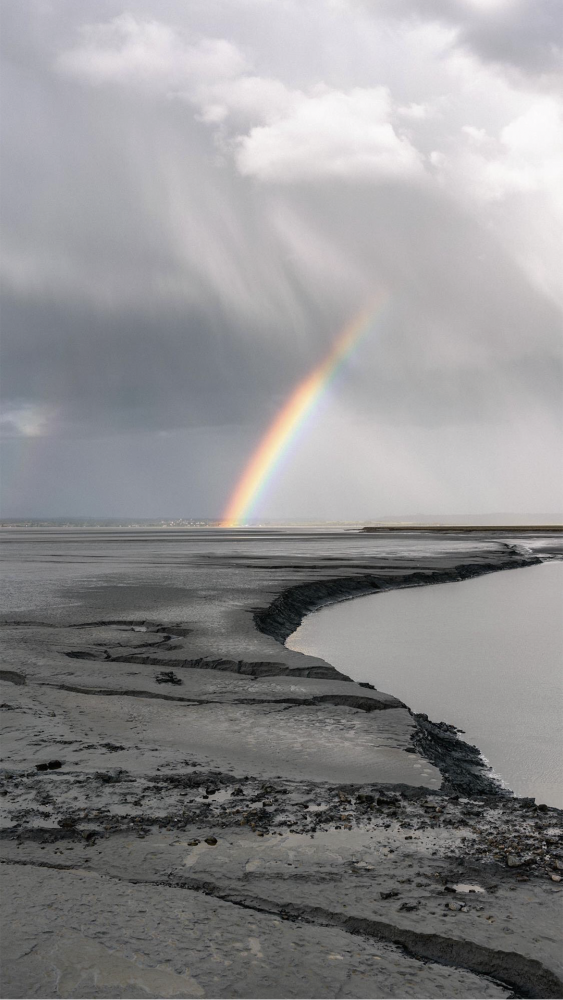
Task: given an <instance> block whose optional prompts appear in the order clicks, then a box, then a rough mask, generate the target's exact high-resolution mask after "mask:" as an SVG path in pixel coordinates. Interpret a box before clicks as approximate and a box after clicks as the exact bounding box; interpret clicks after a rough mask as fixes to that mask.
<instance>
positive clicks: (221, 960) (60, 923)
mask: <svg viewBox="0 0 563 1000" xmlns="http://www.w3.org/2000/svg"><path fill="white" fill-rule="evenodd" d="M21 534H23V535H24V540H23V542H22V543H20V544H22V545H23V546H24V548H23V549H18V548H17V546H16V549H15V550H14V558H13V565H14V567H16V568H15V569H14V580H13V582H14V588H15V590H14V593H15V595H16V596H15V598H14V600H13V604H14V606H15V610H16V612H17V613H12V614H7V615H6V616H5V618H4V623H3V628H2V631H3V650H4V656H3V682H2V688H3V690H2V709H3V716H4V720H5V725H6V735H5V738H4V743H3V746H4V754H3V756H4V761H3V765H4V772H3V779H4V788H3V791H4V797H3V804H4V819H3V828H2V843H1V850H2V859H3V862H4V865H3V871H4V876H5V889H4V901H5V902H4V909H5V913H6V919H7V927H6V932H5V933H6V937H5V938H4V940H5V942H7V943H6V944H5V946H4V953H5V961H4V985H3V995H4V996H11V997H24V996H41V997H58V996H61V997H62V996H75V997H80V996H82V997H98V996H99V997H102V996H111V997H133V996H148V997H151V996H154V997H168V996H170V997H172V996H178V997H182V996H186V997H188V996H209V997H235V996H238V997H249V998H250V997H265V996H267V997H278V996H279V997H282V996H284V997H335V996H337V995H338V996H343V997H351V998H352V997H376V996H377V997H405V996H413V997H458V996H459V997H462V996H465V997H468V996H472V997H488V996H506V997H508V996H511V995H518V996H542V997H556V996H561V995H562V993H563V989H562V986H561V969H560V966H559V961H560V942H559V941H558V936H559V934H558V929H559V919H558V916H557V913H558V908H559V907H560V903H561V888H562V887H563V882H561V883H560V881H559V880H560V878H561V876H560V875H559V874H558V873H559V872H560V871H563V842H562V840H561V813H560V812H559V811H557V810H554V809H548V808H547V807H544V806H542V805H541V804H540V805H539V806H537V805H536V804H535V803H534V802H533V801H531V800H516V799H513V798H511V797H509V796H507V795H506V794H503V790H502V789H501V788H500V787H499V786H498V785H497V784H496V783H495V781H494V779H493V778H492V777H491V775H490V774H489V773H488V771H487V769H486V768H485V767H484V766H483V763H482V761H481V758H480V756H479V752H478V750H477V749H476V748H471V747H468V746H467V745H465V744H463V743H462V741H461V740H460V739H458V737H457V735H456V733H455V732H454V731H453V730H452V728H451V727H450V726H448V725H447V720H446V721H445V723H440V720H438V723H439V724H437V725H436V724H432V723H430V722H429V721H428V720H426V719H425V718H424V717H421V716H416V715H414V714H413V713H412V712H411V711H410V709H409V708H408V706H406V705H404V704H403V703H402V702H400V701H399V700H398V699H396V698H395V697H394V696H393V694H392V693H383V692H378V691H375V690H374V689H371V688H369V687H365V686H362V685H361V684H356V683H354V682H352V681H350V680H349V679H348V678H346V677H345V676H343V675H342V674H339V673H338V672H337V671H336V670H335V669H334V668H333V667H332V666H331V665H330V664H328V663H326V662H325V661H322V660H319V659H314V658H311V657H307V656H304V655H303V654H300V653H296V652H292V651H291V650H288V649H287V648H286V647H284V646H283V645H282V643H283V641H284V639H285V638H286V637H287V635H289V634H290V632H292V631H293V630H294V628H295V627H296V623H297V624H298V623H299V621H300V620H301V619H302V617H303V615H304V614H306V613H307V612H308V611H310V610H312V609H313V608H314V607H318V606H320V605H322V604H323V603H326V602H327V601H331V600H338V599H342V598H343V597H346V596H351V595H353V594H359V593H374V592H377V591H378V590H386V589H389V588H392V587H396V586H400V587H407V586H419V585H424V584H427V583H439V582H445V581H454V580H458V579H464V578H468V577H470V576H472V575H478V574H480V573H483V572H493V571H495V570H500V569H509V568H511V567H516V566H523V565H529V564H533V563H534V562H535V561H536V559H537V558H538V556H537V555H536V554H533V553H532V552H531V551H530V550H529V549H527V548H523V547H522V545H520V544H519V541H518V539H514V541H512V540H511V541H510V542H508V543H507V541H506V539H505V538H504V536H503V541H502V542H497V541H496V540H495V539H494V537H493V538H491V536H490V535H487V534H483V536H482V537H481V536H480V537H479V538H477V539H476V538H475V536H473V535H472V536H471V538H467V539H463V540H460V539H459V538H458V537H456V536H455V534H452V536H451V539H444V537H443V536H441V538H440V542H439V544H438V543H436V545H435V546H432V545H428V544H427V543H426V544H425V545H424V546H422V547H421V548H420V549H419V550H418V551H417V552H416V554H415V558H413V554H412V552H411V553H410V554H409V553H408V552H407V553H406V554H405V551H401V549H400V546H397V539H396V538H395V537H394V538H393V540H392V541H391V542H390V543H388V544H386V546H383V547H382V545H381V539H380V537H379V536H377V537H375V536H372V537H368V538H366V537H364V538H363V539H362V540H361V544H360V545H358V540H357V537H353V536H349V537H344V536H340V535H328V534H327V535H326V536H316V537H315V539H314V541H312V542H309V540H308V536H307V534H306V533H303V534H294V535H291V534H289V533H287V534H286V535H285V536H281V538H276V539H274V541H273V542H272V541H271V539H272V537H273V536H272V534H271V533H270V534H265V535H264V538H263V544H262V545H261V544H260V541H259V539H258V540H257V536H256V534H255V535H254V536H249V537H250V539H251V540H250V541H249V540H248V537H247V536H245V535H244V533H243V534H242V535H241V533H233V535H232V536H231V538H230V537H229V535H228V534H226V533H223V541H221V540H219V541H218V540H217V537H216V536H213V537H211V536H210V539H209V540H208V541H206V540H205V538H204V537H203V536H202V534H200V535H199V536H198V535H196V534H191V535H190V533H187V532H186V533H185V535H186V536H187V537H186V538H183V539H182V541H181V543H180V542H179V541H178V534H176V535H175V536H174V537H175V539H176V541H175V544H174V547H172V546H170V547H169V548H168V549H167V548H166V546H167V545H168V543H169V539H168V537H166V538H165V537H164V533H162V534H161V536H160V537H159V538H157V540H156V541H154V542H153V541H152V540H149V539H148V538H147V539H146V542H147V543H148V544H145V546H144V547H143V539H142V538H140V539H136V541H135V543H134V545H135V548H134V555H132V554H131V553H132V551H133V550H132V547H131V544H130V543H131V537H130V536H129V538H128V539H126V543H127V544H129V549H127V550H126V547H125V543H124V542H123V541H122V540H120V541H119V543H118V545H121V549H119V552H120V554H122V561H121V563H119V564H116V559H115V556H116V554H117V548H116V541H115V538H113V540H112V539H111V538H110V539H109V541H108V542H107V546H106V548H104V549H103V552H102V555H101V557H100V562H99V564H98V570H97V571H96V573H95V574H93V575H92V571H91V570H90V569H88V570H86V564H87V563H88V561H89V559H90V563H89V565H92V562H91V556H92V547H91V545H90V548H89V544H90V543H89V542H88V540H85V539H84V537H82V538H79V539H76V537H71V535H69V534H66V535H65V533H64V532H58V533H55V535H49V534H48V533H47V534H46V535H45V534H44V535H43V536H40V537H39V538H38V537H36V540H35V545H33V543H31V542H29V543H28V542H26V541H25V537H28V538H29V536H25V532H24V533H20V535H21ZM141 534H142V533H141ZM170 534H171V535H173V533H170ZM14 537H15V536H14V534H13V533H11V534H10V539H12V540H13V539H14ZM96 537H98V538H99V536H96ZM11 544H13V541H12V542H11ZM528 544H529V541H528V540H527V541H526V542H525V545H526V546H528ZM557 544H558V543H557V540H556V539H554V538H550V537H547V536H546V537H545V538H543V539H541V538H540V539H539V541H538V543H537V546H539V549H538V547H537V546H536V549H535V550H536V552H538V551H540V550H541V551H542V552H543V553H544V554H546V555H549V553H550V552H554V551H555V550H556V548H557ZM26 546H27V548H26ZM8 548H9V546H8ZM22 552H24V554H25V557H24V558H23V557H22ZM98 555H99V552H98ZM34 560H35V561H36V564H35V568H36V570H37V572H39V573H40V569H38V566H39V563H43V564H45V563H48V564H49V567H50V568H49V573H50V574H54V573H55V571H54V570H53V569H52V566H53V565H54V560H59V561H60V562H61V563H62V564H64V566H63V569H62V570H60V569H57V571H56V574H58V576H57V578H56V579H55V582H54V583H53V582H52V580H51V577H49V580H50V582H49V586H48V588H47V589H49V588H50V590H49V601H48V602H45V603H44V605H43V606H41V601H40V600H35V601H33V602H32V601H31V600H29V598H27V597H24V598H23V602H22V598H20V597H19V596H18V594H20V593H28V591H27V590H26V589H25V587H23V584H22V587H23V589H20V590H18V587H20V583H21V580H20V579H19V578H18V569H17V565H23V564H26V567H27V568H26V572H31V573H33V571H34V570H33V566H34ZM112 560H113V561H112ZM71 564H72V565H71ZM69 566H70V569H69V568H68V567H69ZM61 573H62V574H63V582H62V583H61ZM88 573H90V574H91V575H88ZM26 587H27V584H26ZM34 593H35V592H34ZM26 601H28V606H26V604H25V602H26ZM459 885H477V886H479V888H480V889H483V890H484V891H483V892H471V893H467V892H462V891H456V889H455V888H454V887H455V886H459Z"/></svg>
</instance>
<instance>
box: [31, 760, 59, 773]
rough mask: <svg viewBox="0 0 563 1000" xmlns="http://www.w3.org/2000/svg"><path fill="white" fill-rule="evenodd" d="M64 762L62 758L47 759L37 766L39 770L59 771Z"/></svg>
mask: <svg viewBox="0 0 563 1000" xmlns="http://www.w3.org/2000/svg"><path fill="white" fill-rule="evenodd" d="M62 766H63V763H62V761H61V760H46V761H43V763H41V764H36V765H35V767H36V769H37V770H38V771H57V770H58V769H59V767H62Z"/></svg>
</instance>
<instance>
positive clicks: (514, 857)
mask: <svg viewBox="0 0 563 1000" xmlns="http://www.w3.org/2000/svg"><path fill="white" fill-rule="evenodd" d="M506 863H507V865H508V867H509V868H519V867H520V865H523V864H524V863H525V862H524V858H521V857H520V856H519V855H518V854H507V855H506Z"/></svg>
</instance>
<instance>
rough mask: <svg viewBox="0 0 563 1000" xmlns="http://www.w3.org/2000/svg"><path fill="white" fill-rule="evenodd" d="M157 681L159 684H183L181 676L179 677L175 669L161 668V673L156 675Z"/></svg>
mask: <svg viewBox="0 0 563 1000" xmlns="http://www.w3.org/2000/svg"><path fill="white" fill-rule="evenodd" d="M155 681H156V683H157V684H183V683H184V682H183V680H182V678H181V677H178V676H177V675H176V674H175V673H174V671H173V670H161V672H160V673H159V674H157V675H156V677H155Z"/></svg>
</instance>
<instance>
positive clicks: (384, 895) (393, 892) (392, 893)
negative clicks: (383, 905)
mask: <svg viewBox="0 0 563 1000" xmlns="http://www.w3.org/2000/svg"><path fill="white" fill-rule="evenodd" d="M379 895H380V896H381V899H392V898H393V897H394V896H398V895H399V893H398V892H397V891H396V889H391V890H390V892H380V893H379Z"/></svg>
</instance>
